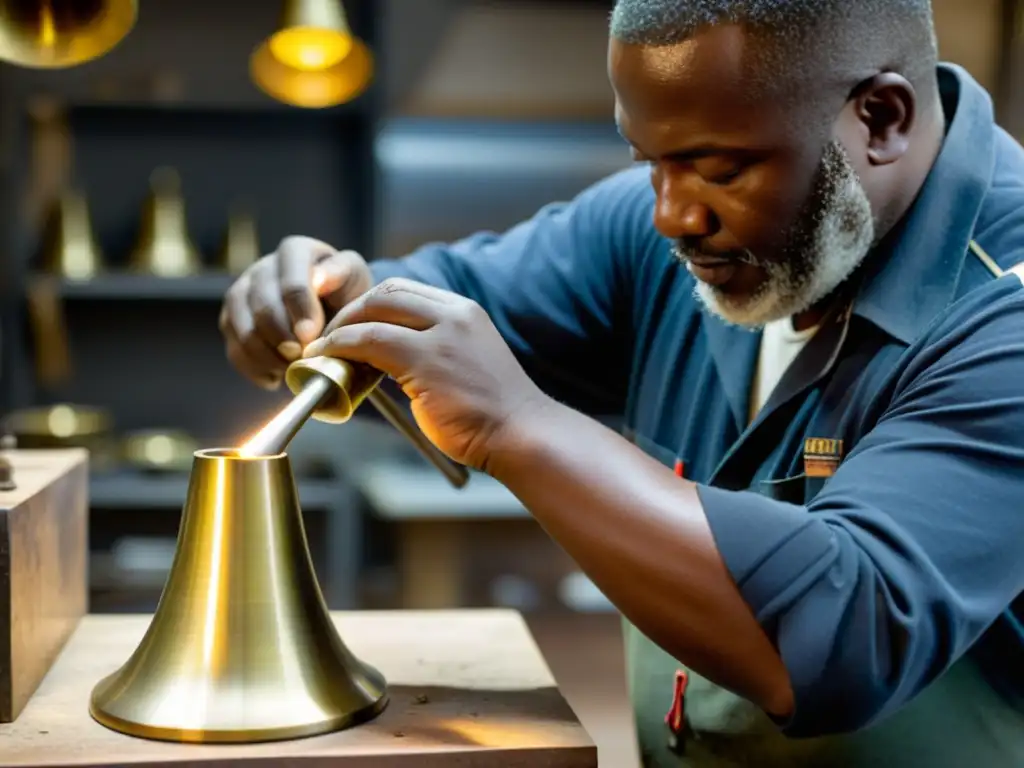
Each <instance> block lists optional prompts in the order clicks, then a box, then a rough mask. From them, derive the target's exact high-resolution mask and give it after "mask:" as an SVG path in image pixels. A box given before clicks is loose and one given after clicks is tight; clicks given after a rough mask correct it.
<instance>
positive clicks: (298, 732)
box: [89, 672, 391, 744]
mask: <svg viewBox="0 0 1024 768" xmlns="http://www.w3.org/2000/svg"><path fill="white" fill-rule="evenodd" d="M378 674H379V673H378ZM117 676H118V673H117V672H115V673H114V674H112V675H110V676H109V677H107V678H105V679H103V680H101V681H100V682H99V683H98V684H97V685H96V687H95V688H94V689H93V693H92V695H91V696H90V697H89V715H90V717H92V719H93V720H95V721H96V722H97V723H99V724H100V725H102V726H103V727H105V728H108V729H110V730H112V731H116V732H118V733H122V734H124V735H126V736H132V737H134V738H140V739H146V740H148V741H161V742H173V743H178V744H260V743H267V742H275V741H291V740H294V739H304V738H311V737H313V736H323V735H326V734H328V733H337V732H338V731H344V730H348V729H349V728H354V727H355V726H357V725H363V724H364V723H367V722H370V721H371V720H373V719H375V718H376V717H378V716H379V715H380V714H381V713H382V712H383V711H384V710H385V709H387V707H388V704H390V703H391V695H390V693H389V691H388V688H387V684H386V683H383V684H382V686H381V690H380V693H379V694H378V695H377V696H376V697H375V698H374V699H372V700H370V701H368V702H367V703H366V704H364V705H363V706H361V707H358V708H357V709H355V710H352V711H350V712H347V713H345V714H344V715H335V716H333V717H328V718H325V719H323V720H318V721H316V722H312V723H300V724H298V725H288V726H278V727H261V728H233V729H215V730H210V729H184V728H171V727H168V726H161V725H152V724H148V723H142V722H138V721H134V720H128V719H126V718H123V717H119V716H118V715H114V714H112V713H110V712H107V711H106V710H105V709H103V707H102V706H101V705H100V704H99V703H98V702H97V699H98V698H100V694H101V691H102V689H103V688H104V687H105V684H106V683H107V682H108V681H112V679H113V678H116V677H117ZM382 679H383V678H382Z"/></svg>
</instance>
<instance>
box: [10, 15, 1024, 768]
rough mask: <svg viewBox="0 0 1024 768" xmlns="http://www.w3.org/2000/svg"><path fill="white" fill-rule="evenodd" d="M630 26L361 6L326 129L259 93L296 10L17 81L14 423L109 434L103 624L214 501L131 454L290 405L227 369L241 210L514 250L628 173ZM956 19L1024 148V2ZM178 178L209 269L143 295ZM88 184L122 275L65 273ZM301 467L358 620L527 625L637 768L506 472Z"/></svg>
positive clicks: (193, 22)
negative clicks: (369, 69)
mask: <svg viewBox="0 0 1024 768" xmlns="http://www.w3.org/2000/svg"><path fill="white" fill-rule="evenodd" d="M611 4H612V3H611V2H610V0H605V1H604V2H597V1H594V0H590V1H585V0H577V1H574V2H568V1H566V0H562V1H556V0H543V1H541V2H514V1H513V0H507V1H506V2H474V1H473V0H346V3H345V5H346V8H347V11H348V14H349V18H350V22H351V23H352V25H353V27H354V30H355V32H356V33H358V34H359V35H360V36H361V37H363V38H364V39H365V40H366V41H367V42H368V43H369V45H370V46H371V48H372V49H373V51H374V55H375V57H376V70H375V78H374V81H373V84H372V86H371V87H370V89H369V90H368V91H367V92H365V93H364V94H363V95H362V96H360V97H359V98H358V99H357V100H355V101H353V102H350V103H348V104H345V105H343V106H340V107H336V108H331V109H326V110H304V109H299V108H294V107H288V106H284V105H281V104H278V103H275V102H274V101H272V100H271V99H270V98H268V97H267V96H265V95H264V94H263V93H262V92H261V91H260V90H258V89H257V88H256V87H255V86H254V85H253V84H252V83H251V82H250V80H249V74H248V69H247V64H248V56H249V53H250V51H251V50H252V49H253V47H254V46H255V45H256V44H258V42H259V41H260V40H261V39H262V38H264V37H266V36H267V35H268V34H270V33H271V32H272V31H273V29H274V26H275V24H276V21H277V14H278V12H279V10H280V2H279V0H248V2H246V3H226V2H217V3H214V2H200V0H176V1H175V2H166V1H165V2H160V1H159V0H142V2H141V3H140V15H139V21H138V24H137V26H136V28H135V30H134V31H133V32H132V33H131V35H130V36H129V37H128V39H127V40H126V41H124V42H123V43H122V44H121V45H120V46H118V47H117V48H116V49H115V50H114V51H113V52H112V53H110V54H109V55H107V56H106V57H104V58H102V59H100V60H97V61H94V62H91V63H89V64H86V65H83V66H81V67H78V68H75V69H71V70H65V71H58V72H39V71H29V70H22V69H15V68H12V67H9V66H0V248H2V249H3V256H2V259H0V270H2V271H0V275H2V277H3V281H2V288H3V291H4V296H3V302H2V309H3V317H2V358H0V364H2V371H0V384H2V389H0V396H2V401H0V405H2V409H3V413H4V414H5V415H8V416H10V417H11V419H12V421H11V423H16V421H17V419H16V417H17V416H18V415H19V414H21V415H23V416H24V415H25V414H26V413H32V412H33V409H38V408H40V407H44V406H52V405H69V406H73V407H74V408H77V409H79V413H80V414H81V413H84V414H86V415H88V414H90V413H91V414H94V415H97V416H99V417H102V418H103V419H109V426H108V427H104V428H103V429H102V430H101V431H100V432H99V433H98V434H94V435H91V436H89V439H90V440H92V441H94V442H92V443H91V445H92V446H93V447H94V448H95V453H94V457H93V460H92V481H91V485H90V495H91V523H90V526H91V527H90V538H91V552H92V554H91V564H90V591H91V610H92V611H93V612H117V611H151V610H153V609H154V608H155V605H156V601H157V599H158V597H159V594H160V590H161V588H162V586H163V582H164V579H165V577H166V574H167V570H168V567H169V565H170V562H171V558H172V556H173V552H174V543H175V535H176V531H177V526H178V522H179V517H180V512H181V503H182V501H183V497H184V492H185V488H186V484H187V482H188V474H187V469H186V470H185V471H181V470H175V469H173V467H172V468H170V469H168V468H163V469H161V468H160V466H158V465H155V464H154V463H153V462H152V461H151V462H150V463H149V464H148V465H146V464H143V463H140V462H139V461H138V460H136V459H133V454H131V452H130V451H127V450H126V449H125V447H126V446H130V445H133V444H137V443H138V441H139V440H140V439H143V438H152V437H153V436H154V435H160V434H161V433H166V434H164V435H163V436H164V437H174V436H176V435H177V434H178V433H181V435H182V436H183V437H184V438H185V439H186V440H193V441H195V443H196V444H197V445H200V446H203V447H210V446H215V445H219V446H224V445H233V444H236V443H237V442H238V441H239V440H240V439H241V438H242V437H243V436H244V435H246V434H248V433H249V432H251V431H252V430H253V429H254V428H255V427H257V426H258V425H259V424H260V423H262V421H263V420H265V419H266V418H267V416H268V415H269V414H270V413H272V411H273V409H274V408H275V407H276V406H278V405H280V404H281V403H282V402H283V400H282V398H283V397H284V396H283V395H281V394H268V393H265V392H263V391H261V390H258V389H257V388H255V387H254V386H252V385H250V384H249V383H247V382H246V381H244V380H243V379H242V378H241V377H240V376H239V375H237V374H236V373H235V372H234V371H233V369H232V368H231V367H230V366H229V364H228V362H227V361H226V359H225V357H224V353H223V343H222V340H221V337H220V334H219V332H218V329H217V315H218V312H219V309H220V301H221V298H222V295H223V293H224V291H225V289H226V288H227V287H228V285H230V283H231V280H232V277H231V275H230V274H227V273H225V271H224V269H223V267H222V264H221V262H220V253H221V251H220V249H221V245H222V242H223V241H224V238H225V235H226V231H227V225H228V221H229V217H230V215H231V214H232V212H238V211H243V212H248V213H249V214H250V215H251V216H252V220H253V221H254V222H255V225H256V231H257V232H258V237H259V247H260V249H261V250H262V251H263V252H267V251H269V250H271V249H272V248H274V247H275V246H276V244H277V243H278V242H279V241H280V239H281V238H282V237H284V236H286V235H289V234H304V235H311V236H314V237H318V238H321V239H323V240H326V241H328V242H331V243H332V244H335V245H337V246H344V247H349V248H354V249H356V250H358V251H360V252H361V253H363V254H364V255H365V256H366V257H367V258H371V259H372V258H377V257H381V256H390V255H399V254H402V253H404V252H406V251H408V250H410V249H412V248H414V247H416V246H417V245H419V244H422V243H425V242H429V241H433V240H448V239H453V238H457V237H460V236H462V235H465V234H468V233H471V232H473V231H476V230H479V229H492V230H501V229H504V228H506V227H508V226H510V225H512V224H514V223H515V222H517V221H519V220H520V219H522V218H524V217H526V216H529V215H530V214H531V213H533V212H534V211H535V210H536V209H537V208H538V207H539V206H541V205H543V204H545V203H547V202H550V201H552V200H557V199H565V198H568V197H570V196H572V195H574V194H575V193H577V192H578V191H580V190H581V189H582V188H583V187H585V186H586V185H588V184H590V183H592V182H593V181H595V180H597V179H599V178H601V177H603V176H606V175H607V174H609V173H612V172H614V171H616V170H618V169H620V168H623V167H625V166H626V165H627V164H628V163H629V155H628V152H627V150H626V147H625V145H624V144H623V143H622V141H621V140H620V139H619V138H618V136H617V134H616V132H615V127H614V122H613V117H612V98H611V92H610V89H609V86H608V83H607V80H606V75H605V46H606V24H607V15H608V12H609V10H610V7H611ZM934 5H935V12H936V16H937V19H938V26H939V37H940V45H941V49H942V54H943V57H944V58H946V59H948V60H952V61H955V62H957V63H959V64H961V65H963V66H965V67H966V68H967V69H968V70H969V71H970V72H971V73H972V74H973V75H974V76H975V77H976V78H977V79H978V80H979V81H980V82H981V83H982V84H983V85H984V86H986V87H987V88H988V89H989V90H990V92H991V93H992V94H993V97H994V99H995V103H996V108H997V113H998V116H999V120H1000V122H1001V123H1002V124H1003V125H1004V126H1005V127H1006V128H1007V129H1008V130H1009V131H1010V132H1011V133H1013V134H1014V135H1015V136H1016V137H1017V138H1018V139H1021V138H1024V42H1022V41H1024V2H1016V1H1012V2H1011V1H1010V0H935V3H934ZM161 167H170V168H173V169H174V170H175V171H176V172H177V173H178V175H179V177H180V183H181V195H182V199H183V201H184V204H185V212H186V217H187V225H188V236H189V237H190V238H191V240H192V241H193V242H194V244H195V245H196V247H197V248H198V249H199V251H200V252H201V253H202V255H203V259H204V269H203V271H202V272H199V273H196V274H193V275H189V276H185V277H177V278H161V277H154V276H151V275H145V274H142V275H127V276H126V275H125V274H123V272H124V268H125V266H126V265H127V263H128V260H129V258H130V255H131V253H132V251H133V249H134V248H135V245H136V243H137V240H138V237H139V235H140V224H141V222H142V217H143V208H144V202H145V199H146V195H147V191H148V185H149V182H150V178H151V175H152V174H153V172H154V171H155V170H156V169H157V168H161ZM67 190H74V191H76V192H77V193H79V194H80V195H81V196H82V198H83V199H84V200H85V202H86V204H87V207H88V215H89V222H90V223H91V227H92V232H93V235H94V237H95V242H96V243H97V244H98V246H99V249H100V251H101V252H102V256H103V259H104V265H105V269H104V271H103V272H101V273H98V274H97V275H95V276H94V277H92V278H90V279H88V280H84V281H80V280H72V279H67V278H60V277H58V278H56V279H49V280H47V279H43V276H42V272H43V259H44V255H45V252H46V250H47V247H48V243H50V242H51V241H50V240H49V237H50V235H52V229H51V227H52V223H53V221H54V219H53V211H54V210H55V206H56V204H57V202H58V200H59V199H60V196H61V193H62V192H65V191H67ZM65 210H67V209H65ZM65 415H67V414H66V413H65ZM101 423H106V422H101ZM15 431H17V430H15ZM31 438H32V436H31V435H19V439H21V442H22V444H24V443H25V442H26V441H27V442H31ZM133 440H134V441H135V442H134V443H133V442H132V441H133ZM165 442H166V441H165ZM291 453H292V455H293V457H294V461H295V466H296V470H297V473H298V475H299V477H298V483H299V489H300V496H301V499H302V504H303V509H304V515H305V520H306V525H307V531H308V534H309V540H310V548H311V552H312V555H313V558H314V562H315V564H316V568H317V572H318V575H319V577H320V580H321V583H322V586H323V589H324V593H325V596H326V598H327V600H328V602H329V604H330V606H331V607H332V608H335V609H350V608H394V607H404V608H437V607H454V606H492V605H494V606H511V607H514V608H518V609H521V610H523V611H524V612H525V613H526V614H527V616H528V618H529V620H530V622H531V626H533V628H534V630H535V632H536V633H537V636H538V639H539V641H540V643H541V646H542V648H543V649H544V650H545V652H546V653H547V654H548V658H549V661H550V663H551V665H552V668H553V669H554V671H555V673H556V676H558V677H559V680H560V681H561V682H562V683H563V685H564V687H565V688H566V693H567V695H568V696H569V698H570V701H571V702H572V703H573V704H574V706H576V707H577V709H578V710H579V713H580V716H581V718H583V719H584V723H585V725H587V727H588V728H589V729H590V730H591V733H592V734H594V736H595V739H596V740H597V741H598V743H599V745H600V747H601V749H602V759H603V760H604V759H607V760H608V764H611V765H616V766H623V767H625V768H628V766H629V765H631V764H632V763H633V761H634V758H633V755H632V746H631V741H630V738H629V737H630V727H631V726H630V725H629V722H628V708H627V705H626V701H625V688H624V685H623V682H622V668H621V666H622V664H621V645H620V640H619V636H618V627H619V625H618V619H617V617H616V615H615V614H614V613H613V612H612V611H611V610H610V608H609V606H608V604H607V603H606V601H605V600H604V599H603V597H602V596H601V595H600V594H599V593H598V592H597V591H596V590H595V589H594V588H593V586H592V585H591V584H590V583H589V582H588V581H587V580H586V579H585V578H584V577H582V575H581V574H579V573H578V572H577V571H576V568H575V567H574V564H573V563H572V562H571V561H570V560H569V559H568V558H567V557H566V556H565V554H564V553H563V552H561V550H559V549H558V548H557V547H556V546H554V545H553V544H552V543H551V542H550V541H548V539H547V538H546V537H545V535H544V534H543V532H542V531H541V530H540V529H539V528H538V527H537V526H536V525H535V524H534V523H533V522H532V521H531V520H530V519H529V518H528V517H527V515H526V514H525V512H524V511H523V510H522V509H521V508H520V507H519V505H518V503H517V502H516V501H515V499H514V498H513V497H512V496H511V495H510V494H508V493H507V492H506V491H505V490H504V489H503V488H501V487H500V486H498V485H497V484H495V483H493V482H490V481H489V479H488V478H487V477H484V476H474V478H473V480H472V482H471V484H470V486H469V487H468V488H467V489H466V490H464V491H462V492H457V491H454V490H452V489H450V488H449V487H448V486H447V485H446V483H445V481H444V479H443V478H442V477H441V476H440V475H439V474H437V473H436V472H435V471H434V470H433V469H432V468H431V467H430V466H429V465H427V464H426V463H425V462H424V461H422V460H421V459H420V458H419V457H418V455H417V454H415V453H414V452H413V451H412V450H411V449H410V448H409V447H408V446H407V445H406V443H405V442H404V441H403V439H402V438H401V437H399V436H398V435H397V433H394V432H393V431H392V430H391V429H390V427H388V426H386V425H384V424H382V423H380V422H378V421H375V420H368V419H364V418H359V419H356V420H355V421H353V422H351V423H349V424H346V425H344V426H334V427H330V426H325V425H321V424H318V423H310V424H308V425H307V426H306V427H305V428H304V429H303V430H302V432H301V433H300V435H299V437H298V438H297V440H296V442H295V443H294V444H293V447H292V450H291ZM157 464H158V462H157ZM581 513H585V511H584V510H581Z"/></svg>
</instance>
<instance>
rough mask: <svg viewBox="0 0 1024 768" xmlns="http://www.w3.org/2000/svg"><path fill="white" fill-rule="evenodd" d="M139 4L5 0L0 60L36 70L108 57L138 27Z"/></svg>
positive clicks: (130, 0) (0, 5)
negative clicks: (136, 22) (136, 25)
mask: <svg viewBox="0 0 1024 768" xmlns="http://www.w3.org/2000/svg"><path fill="white" fill-rule="evenodd" d="M137 11H138V9H137V3H136V0H0V61H6V62H9V63H11V64H14V65H16V66H21V67H30V68H37V69H58V68H63V67H73V66H75V65H77V64H82V63H84V62H86V61H90V60H92V59H95V58H98V57H100V56H103V55H104V54H105V53H107V52H109V51H110V50H111V49H112V48H114V47H115V46H116V45H117V44H118V43H120V42H121V40H123V39H124V37H125V36H126V35H127V34H128V33H129V32H130V31H131V30H132V27H134V26H135V18H136V15H137Z"/></svg>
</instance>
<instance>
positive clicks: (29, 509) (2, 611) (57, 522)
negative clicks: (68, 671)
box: [0, 448, 89, 723]
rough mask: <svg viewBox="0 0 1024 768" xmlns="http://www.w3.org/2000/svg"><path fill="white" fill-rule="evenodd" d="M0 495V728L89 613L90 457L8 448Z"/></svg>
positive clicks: (21, 705)
mask: <svg viewBox="0 0 1024 768" xmlns="http://www.w3.org/2000/svg"><path fill="white" fill-rule="evenodd" d="M4 456H5V457H6V458H7V460H8V461H9V462H10V464H11V466H12V470H13V471H12V476H13V479H14V482H15V483H16V484H17V487H16V488H15V489H14V490H11V491H3V492H0V723H9V722H11V721H13V720H16V719H17V718H18V716H19V714H20V713H21V712H22V711H23V709H24V707H25V705H26V704H27V703H28V701H29V699H30V698H31V696H32V694H33V693H34V692H35V690H36V688H37V687H38V685H39V683H40V681H41V680H42V679H43V677H44V676H45V675H46V673H47V671H48V670H49V669H50V667H51V665H52V664H53V662H54V660H55V659H56V658H57V656H58V655H59V653H60V651H61V649H62V648H63V647H64V644H65V643H66V642H67V640H68V638H69V637H70V636H71V634H72V632H73V631H74V630H75V627H76V626H77V625H78V622H79V621H80V620H81V618H82V616H84V615H85V613H86V611H88V555H89V528H88V510H89V502H88V495H89V460H88V453H87V452H86V451H84V450H82V449H77V448H75V449H67V450H31V451H7V452H5V453H4Z"/></svg>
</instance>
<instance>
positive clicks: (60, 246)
mask: <svg viewBox="0 0 1024 768" xmlns="http://www.w3.org/2000/svg"><path fill="white" fill-rule="evenodd" d="M43 238H44V239H43V258H42V261H43V269H44V270H45V271H46V272H48V273H49V274H51V275H57V276H59V277H64V278H67V279H69V280H88V279H90V278H92V277H95V276H96V273H97V272H99V271H100V269H101V268H102V265H103V254H102V252H101V250H100V247H99V245H98V244H97V242H96V238H95V236H94V234H93V229H92V222H91V221H90V218H89V205H88V203H87V202H86V199H85V196H84V195H83V194H82V193H81V192H79V191H77V190H74V189H67V190H65V191H64V192H62V193H61V194H60V196H59V197H58V198H57V200H56V203H55V204H54V207H53V210H52V211H51V215H50V218H49V221H48V222H47V226H46V230H45V232H44V235H43Z"/></svg>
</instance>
